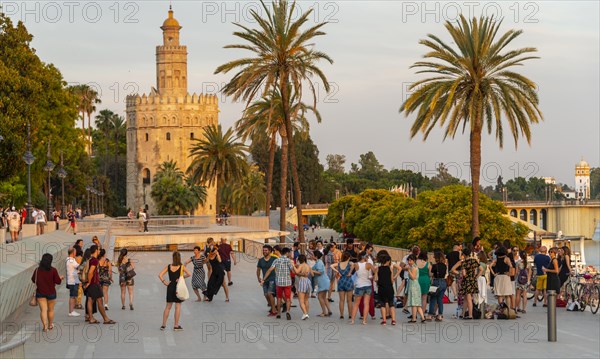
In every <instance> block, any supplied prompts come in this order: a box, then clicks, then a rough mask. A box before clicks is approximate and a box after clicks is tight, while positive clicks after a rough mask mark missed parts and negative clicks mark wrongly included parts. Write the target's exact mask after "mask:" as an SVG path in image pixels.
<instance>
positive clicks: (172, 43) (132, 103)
mask: <svg viewBox="0 0 600 359" xmlns="http://www.w3.org/2000/svg"><path fill="white" fill-rule="evenodd" d="M161 29H162V31H163V45H162V46H157V47H156V89H155V88H152V90H151V91H150V93H149V94H148V95H146V94H142V95H141V96H140V95H138V94H136V95H130V96H127V101H126V103H127V108H126V111H127V207H129V208H131V209H133V210H134V211H137V210H138V209H139V208H140V207H146V208H148V211H149V213H150V214H151V215H152V214H154V215H156V214H157V209H156V207H155V205H154V202H153V201H152V198H151V197H150V191H151V188H152V179H153V176H154V175H155V174H156V170H157V168H158V167H159V165H160V164H161V163H163V162H165V161H169V160H174V161H176V162H177V166H178V167H179V168H180V169H181V170H182V171H184V172H185V171H186V170H187V168H188V166H189V165H190V163H191V159H190V158H189V157H188V156H189V153H190V147H191V145H192V143H193V142H194V141H193V140H194V139H198V138H200V137H201V136H203V134H204V131H203V129H202V128H203V127H204V126H207V125H211V124H218V122H219V103H218V100H217V97H216V96H215V95H204V94H200V95H197V94H195V93H194V94H192V95H190V94H189V93H188V89H187V77H188V76H187V47H186V46H183V45H180V44H179V30H181V26H180V25H179V22H178V21H177V20H176V19H175V18H174V17H173V10H172V9H171V7H169V17H168V18H167V19H166V20H165V21H164V23H163V25H162V26H161ZM207 192H208V196H207V200H206V204H205V205H204V206H201V207H199V208H198V209H196V211H195V214H196V215H203V214H205V215H207V214H215V211H216V209H215V199H216V188H215V187H210V188H208V189H207Z"/></svg>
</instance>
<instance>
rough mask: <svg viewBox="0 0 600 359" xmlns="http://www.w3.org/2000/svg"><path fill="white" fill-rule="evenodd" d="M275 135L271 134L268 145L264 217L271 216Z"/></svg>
mask: <svg viewBox="0 0 600 359" xmlns="http://www.w3.org/2000/svg"><path fill="white" fill-rule="evenodd" d="M276 140H277V134H276V133H273V134H271V143H270V145H269V167H268V168H267V206H266V207H265V215H266V216H267V217H269V216H270V215H271V195H272V192H273V168H274V167H275V141H276Z"/></svg>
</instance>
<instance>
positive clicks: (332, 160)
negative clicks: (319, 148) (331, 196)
mask: <svg viewBox="0 0 600 359" xmlns="http://www.w3.org/2000/svg"><path fill="white" fill-rule="evenodd" d="M325 161H326V162H327V171H328V172H330V173H332V174H338V175H342V174H344V172H345V171H346V170H345V168H344V164H345V163H346V156H344V155H338V154H329V155H327V157H325Z"/></svg>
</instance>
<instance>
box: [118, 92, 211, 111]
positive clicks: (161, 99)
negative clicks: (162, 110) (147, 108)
mask: <svg viewBox="0 0 600 359" xmlns="http://www.w3.org/2000/svg"><path fill="white" fill-rule="evenodd" d="M126 104H127V109H128V110H129V109H130V108H134V107H136V106H138V105H156V104H199V105H215V106H218V105H219V98H218V97H217V95H211V94H204V93H200V94H196V93H193V94H191V95H190V94H189V93H188V94H187V95H186V96H172V95H161V94H159V93H156V92H154V93H152V92H151V93H149V94H145V93H143V94H141V95H138V94H136V95H129V96H127V98H126Z"/></svg>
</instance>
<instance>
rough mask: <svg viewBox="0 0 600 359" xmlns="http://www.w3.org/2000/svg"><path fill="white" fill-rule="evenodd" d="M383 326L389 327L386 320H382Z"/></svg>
mask: <svg viewBox="0 0 600 359" xmlns="http://www.w3.org/2000/svg"><path fill="white" fill-rule="evenodd" d="M379 324H381V325H387V322H386V321H385V320H382V321H381V323H379Z"/></svg>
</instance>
